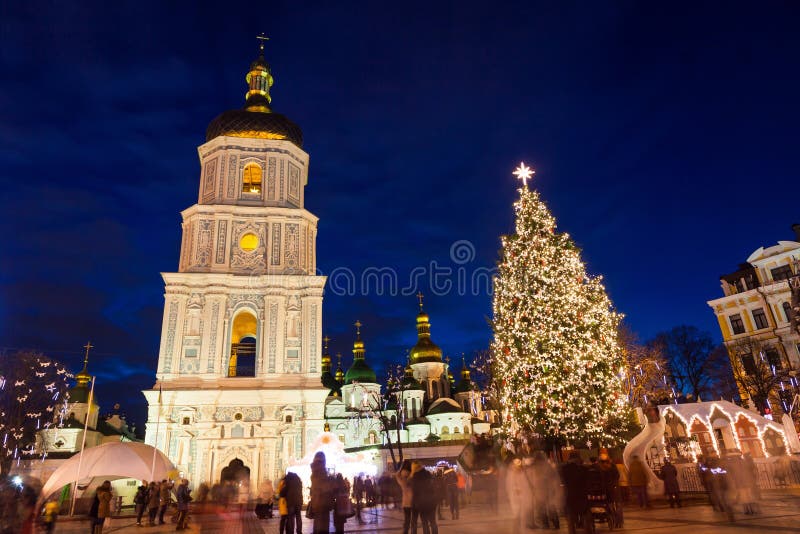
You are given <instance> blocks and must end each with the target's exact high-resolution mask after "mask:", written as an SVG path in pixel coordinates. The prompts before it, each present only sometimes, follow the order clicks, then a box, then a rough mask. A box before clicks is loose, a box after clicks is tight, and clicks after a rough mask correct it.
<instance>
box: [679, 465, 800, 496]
mask: <svg viewBox="0 0 800 534" xmlns="http://www.w3.org/2000/svg"><path fill="white" fill-rule="evenodd" d="M678 469H679V471H678V472H679V474H678V484H679V486H680V488H681V491H684V492H689V493H691V492H704V491H706V488H705V486H704V485H703V480H702V479H701V478H700V471H699V470H698V469H697V466H694V465H681V466H679V468H678ZM756 471H757V477H758V480H757V482H758V487H759V488H760V489H762V490H766V489H782V488H788V487H791V486H795V487H796V486H800V462H781V461H778V462H770V463H760V462H759V463H756Z"/></svg>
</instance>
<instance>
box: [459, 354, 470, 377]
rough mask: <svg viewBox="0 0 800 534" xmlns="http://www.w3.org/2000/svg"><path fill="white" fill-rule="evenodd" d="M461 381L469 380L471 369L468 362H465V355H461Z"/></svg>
mask: <svg viewBox="0 0 800 534" xmlns="http://www.w3.org/2000/svg"><path fill="white" fill-rule="evenodd" d="M461 379H462V380H469V379H470V376H469V368H468V367H467V362H466V361H465V360H464V353H463V352H462V353H461Z"/></svg>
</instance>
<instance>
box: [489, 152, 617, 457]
mask: <svg viewBox="0 0 800 534" xmlns="http://www.w3.org/2000/svg"><path fill="white" fill-rule="evenodd" d="M514 174H515V175H517V177H518V178H519V179H520V180H522V181H523V186H522V187H521V188H520V189H519V194H520V197H519V200H518V201H517V202H516V203H515V204H514V211H515V214H516V232H515V233H514V234H512V235H508V236H504V237H503V238H502V250H501V259H500V263H499V266H498V275H497V277H496V278H495V280H494V283H495V286H494V302H493V313H494V318H493V326H494V341H493V343H492V367H493V369H492V370H493V374H494V380H493V382H494V389H495V392H494V393H495V396H496V398H497V400H498V402H499V403H500V406H501V410H502V414H503V417H502V422H501V423H502V426H503V430H504V431H505V432H506V433H507V434H508V435H517V434H519V433H533V434H536V435H539V436H540V437H544V438H555V439H557V440H560V441H564V440H566V441H568V442H571V443H577V444H584V443H593V444H595V445H597V444H600V445H613V444H616V443H618V442H620V441H621V440H622V439H623V434H624V433H625V432H626V431H627V426H628V425H627V422H628V421H629V420H630V409H629V405H628V403H627V399H626V397H625V395H624V393H623V392H622V389H621V384H620V381H619V376H618V374H617V373H618V371H619V369H620V368H622V367H623V366H624V365H625V360H624V357H623V352H622V350H621V348H620V346H619V343H618V338H617V326H618V323H619V321H620V315H619V314H617V313H615V312H614V311H613V309H612V306H611V302H610V300H609V298H608V296H607V295H606V292H605V288H604V287H603V285H602V283H601V279H600V278H599V277H592V276H589V275H587V274H586V269H585V266H584V264H583V262H582V261H581V257H580V252H579V251H578V249H577V248H576V247H575V244H574V243H573V242H572V240H571V239H570V237H569V235H568V234H566V233H559V232H556V223H555V218H554V217H553V216H552V215H551V214H550V212H549V210H548V209H547V206H545V204H544V202H542V201H541V199H540V198H539V195H538V193H537V192H536V191H531V190H529V189H528V187H527V180H528V179H530V178H531V176H532V174H533V171H532V170H531V169H529V168H528V167H526V166H525V165H524V164H522V165H521V166H520V167H519V168H518V169H517V170H516V171H515V173H514Z"/></svg>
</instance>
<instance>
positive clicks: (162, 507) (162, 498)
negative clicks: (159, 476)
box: [158, 479, 172, 525]
mask: <svg viewBox="0 0 800 534" xmlns="http://www.w3.org/2000/svg"><path fill="white" fill-rule="evenodd" d="M158 501H159V508H158V524H159V525H163V524H164V523H165V521H164V514H165V513H166V512H167V508H169V504H170V503H171V502H172V484H171V483H170V481H168V480H166V479H164V480H162V481H161V485H160V486H159V487H158Z"/></svg>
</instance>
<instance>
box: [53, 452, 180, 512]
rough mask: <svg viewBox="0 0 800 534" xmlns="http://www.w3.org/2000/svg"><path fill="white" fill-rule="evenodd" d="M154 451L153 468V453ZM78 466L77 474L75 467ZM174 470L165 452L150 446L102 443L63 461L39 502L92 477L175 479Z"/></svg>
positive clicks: (175, 472) (175, 471)
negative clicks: (66, 487)
mask: <svg viewBox="0 0 800 534" xmlns="http://www.w3.org/2000/svg"><path fill="white" fill-rule="evenodd" d="M154 452H155V469H154V468H153V467H154V466H153V463H154V462H153V453H154ZM79 464H80V473H78V465H79ZM177 474H178V473H177V470H176V469H175V466H174V465H172V462H170V461H169V458H167V457H166V456H165V455H164V453H162V452H161V451H159V450H157V449H154V448H153V447H151V446H150V445H145V444H144V443H137V442H131V441H127V442H113V443H105V444H103V445H99V446H97V447H91V448H88V449H86V450H84V451H83V460H81V458H80V453H79V454H76V455H75V456H73V457H72V458H70V459H69V460H67V461H66V462H64V463H63V464H62V465H61V466H59V468H58V469H56V470H55V471H54V472H53V474H52V475H51V476H50V478H49V479H47V482H46V483H45V485H44V487H43V488H42V493H41V496H40V499H47V498H48V497H50V495H52V494H53V493H55V492H56V491H58V490H60V489H61V488H63V487H64V486H66V485H68V484H72V483H74V482H75V480H76V479H77V480H78V481H86V480H88V479H92V478H95V477H104V478H107V479H114V478H136V479H139V480H162V479H165V478H175V477H176V476H177Z"/></svg>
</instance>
